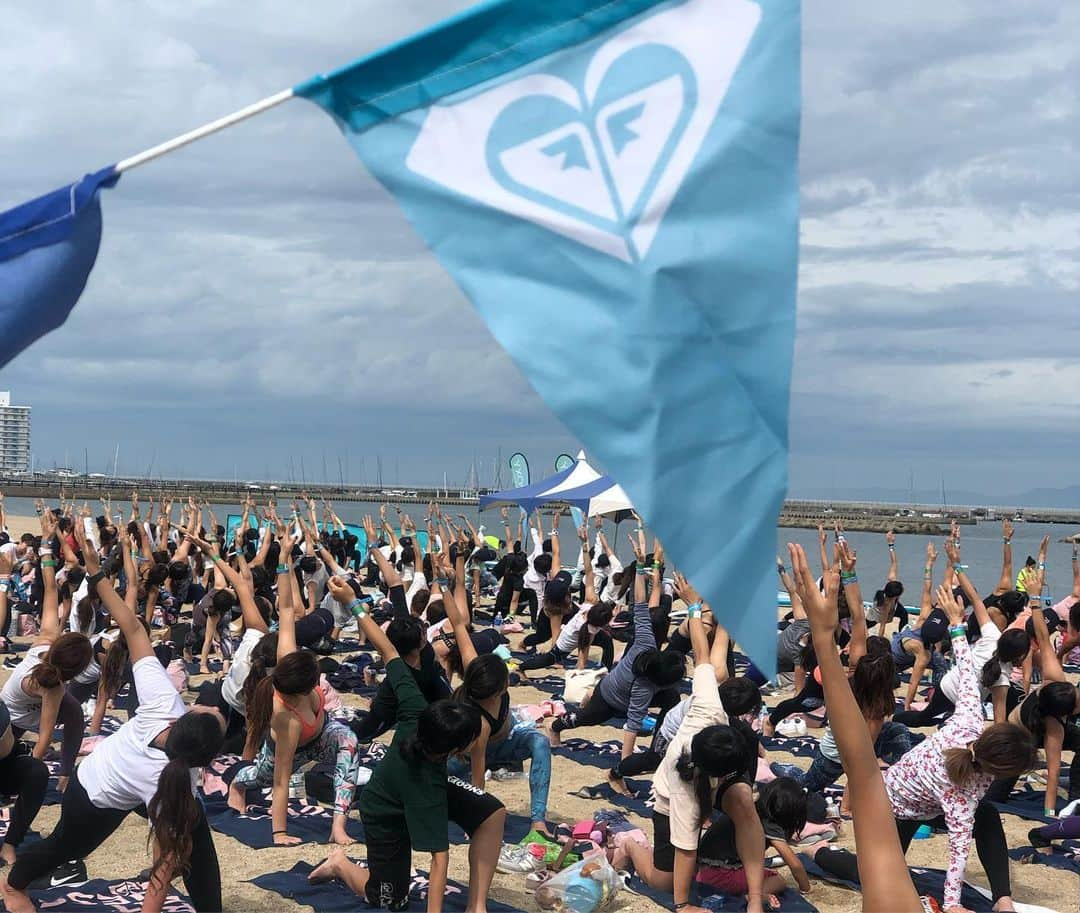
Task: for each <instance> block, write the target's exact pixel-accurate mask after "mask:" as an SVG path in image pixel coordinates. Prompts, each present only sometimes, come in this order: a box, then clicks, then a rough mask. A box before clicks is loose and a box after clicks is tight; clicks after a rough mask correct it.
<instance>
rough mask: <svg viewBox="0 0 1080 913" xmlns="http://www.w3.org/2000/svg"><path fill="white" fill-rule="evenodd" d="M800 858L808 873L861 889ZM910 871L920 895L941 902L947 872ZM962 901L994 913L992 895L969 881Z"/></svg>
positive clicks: (974, 909) (983, 912) (807, 858)
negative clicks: (928, 896)
mask: <svg viewBox="0 0 1080 913" xmlns="http://www.w3.org/2000/svg"><path fill="white" fill-rule="evenodd" d="M799 859H801V860H802V863H803V865H804V866H805V867H806V874H807V875H809V876H811V877H812V878H817V879H819V880H820V881H825V882H828V883H829V884H835V885H839V886H840V887H843V888H850V889H851V890H853V891H858V890H860V887H859V883H858V882H856V881H848V880H847V879H846V878H840V877H839V876H837V875H833V874H832V873H831V872H826V871H825V870H824V869H823V868H821V866H819V865H818V864H817V863H816V862H814V860H813V859H812V858H811V857H810V856H807V855H806V854H805V853H799ZM909 871H910V872H911V881H912V883H913V884H914V885H915V890H916V891H918V892H919V894H920V895H927V894H929V895H930V896H932V897H934V898H936V899H937V901H938V903H941V898H942V896H943V895H944V893H945V873H944V872H943V871H942V870H941V869H921V868H911V869H910V870H909ZM960 903H961V904H962V905H963V906H964V907H966V908H967V909H968V910H971V911H972V913H993V909H994V904H993V901H991V900H990V897H989V896H988V895H987V894H985V893H984V892H983V891H981V890H979V889H978V888H976V887H974V886H972V885H970V884H968V883H967V882H964V887H963V890H962V891H961V894H960ZM784 909H785V910H786V909H787V907H784Z"/></svg>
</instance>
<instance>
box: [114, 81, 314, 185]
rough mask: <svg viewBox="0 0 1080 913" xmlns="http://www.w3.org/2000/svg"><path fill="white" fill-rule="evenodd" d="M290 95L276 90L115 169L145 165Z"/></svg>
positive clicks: (128, 160) (149, 150) (251, 115)
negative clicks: (274, 93) (273, 93)
mask: <svg viewBox="0 0 1080 913" xmlns="http://www.w3.org/2000/svg"><path fill="white" fill-rule="evenodd" d="M292 97H293V90H292V89H285V90H284V91H283V92H278V93H277V94H276V95H271V96H269V97H268V98H264V99H263V100H262V101H257V102H255V104H253V105H248V106H247V107H246V108H241V109H240V110H239V111H234V112H233V113H232V114H226V115H225V116H224V117H219V118H218V119H217V120H215V121H211V122H210V123H208V124H204V125H203V126H201V127H196V128H195V129H194V130H189V131H188V132H187V133H182V134H181V135H180V136H177V137H174V138H173V139H171V140H168V141H167V142H164V143H159V144H158V145H157V146H154V147H152V148H150V149H147V150H146V151H145V152H140V153H139V154H138V155H133V156H131V157H129V158H126V159H123V160H122V161H119V162H117V163H116V171H117V173H122V172H124V171H129V170H131V169H132V168H136V167H138V166H139V165H145V164H146V163H147V162H151V161H153V160H154V159H156V158H160V157H161V156H163V155H167V154H168V153H170V152H172V151H174V150H176V149H180V148H181V147H183V146H186V145H188V143H193V142H195V141H196V140H200V139H202V138H203V137H205V136H210V135H211V134H212V133H217V132H218V131H220V130H224V129H225V128H226V127H231V126H232V125H233V124H238V123H240V121H242V120H247V119H248V118H250V117H254V116H255V115H256V114H262V113H263V112H264V111H269V110H270V109H271V108H276V107H277V106H278V105H280V104H281V103H282V102H286V101H288V100H289V99H290V98H292Z"/></svg>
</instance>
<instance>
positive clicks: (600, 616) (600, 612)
mask: <svg viewBox="0 0 1080 913" xmlns="http://www.w3.org/2000/svg"><path fill="white" fill-rule="evenodd" d="M614 614H615V605H614V604H613V603H610V602H598V603H597V604H596V605H594V606H592V607H591V608H590V609H589V611H588V613H587V614H586V616H585V624H583V625H582V626H581V627H580V628H579V629H578V635H577V646H578V649H579V650H588V649H589V647H591V646H592V641H593V633H592V631H590V630H589V629H590V628H606V627H607V626H608V625H609V624H611V617H612V616H613V615H614Z"/></svg>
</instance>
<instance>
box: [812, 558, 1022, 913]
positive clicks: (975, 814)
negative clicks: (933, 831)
mask: <svg viewBox="0 0 1080 913" xmlns="http://www.w3.org/2000/svg"><path fill="white" fill-rule="evenodd" d="M951 570H952V569H950V573H949V574H947V577H946V579H948V577H949V576H951ZM804 599H805V597H804ZM936 601H937V604H938V605H939V606H941V607H942V609H943V610H944V611H945V614H946V616H947V618H948V621H949V628H948V631H949V636H950V638H951V640H952V649H953V655H954V656H955V659H956V665H957V668H958V669H959V670H960V680H959V682H958V696H959V701H958V703H957V705H956V712H955V713H954V714H953V716H952V717H951V718H950V719H949V721H948V722H947V723H946V724H945V725H944V727H942V728H941V729H940V730H938V731H937V732H936V733H934V734H933V735H932V736H930V738H928V739H926V741H924V742H922V743H921V744H919V745H917V746H916V747H915V748H913V749H912V750H911V751H909V752H908V753H907V754H906V755H904V756H903V757H902V758H901V759H900V760H899V761H898V762H897V763H896V764H894V765H893V766H892V767H890V768H889V770H888V772H887V773H886V775H885V784H886V789H887V791H888V798H889V801H890V803H891V805H892V810H893V814H894V815H895V817H896V821H897V830H898V833H899V836H900V840H901V845H902V847H903V848H904V849H905V850H906V848H907V846H908V844H909V843H910V842H911V839H912V838H913V837H914V835H915V831H916V830H918V828H919V826H920V825H921V824H923V823H925V822H928V821H935V820H939V819H941V820H943V821H944V822H945V825H946V827H947V828H948V832H949V865H948V868H947V870H946V873H945V895H944V907H945V910H946V913H949V911H951V913H960V911H962V910H964V907H962V906H961V904H960V892H961V888H962V887H963V881H964V871H965V870H966V868H967V859H968V853H969V852H970V849H971V841H972V835H973V833H974V836H975V838H976V845H977V849H978V851H979V857H980V860H981V861H982V864H983V869H984V870H985V871H986V873H987V877H988V878H989V879H990V887H991V891H992V892H993V896H994V909H995V910H996V911H1006V910H1012V909H1013V906H1012V899H1011V896H1010V888H1009V856H1008V852H1007V849H1008V848H1007V846H1006V844H1005V836H1004V831H1003V829H1002V825H1001V817H1000V815H998V813H997V811H996V810H995V809H994V808H993V806H991V805H990V804H989V803H988V802H985V801H983V800H984V797H985V795H986V791H987V790H988V789H989V787H990V784H991V783H992V782H993V781H994V780H995V779H1000V778H1005V777H1010V776H1017V775H1019V774H1020V773H1023V772H1024V771H1025V770H1028V769H1030V768H1031V766H1032V764H1033V763H1034V760H1035V751H1034V748H1033V746H1032V744H1031V739H1030V738H1029V737H1028V734H1027V733H1026V732H1025V731H1024V730H1023V729H1022V728H1021V727H1019V726H1015V725H1013V724H1011V723H996V724H994V725H991V726H990V727H988V728H986V729H984V728H983V723H984V720H983V708H982V700H981V697H980V690H979V676H978V672H977V670H976V669H975V664H974V662H973V661H972V658H971V650H970V648H969V647H968V642H967V628H966V627H965V626H964V624H963V619H964V607H963V604H962V603H961V601H960V600H959V599H958V598H957V597H956V596H954V595H953V592H952V590H951V589H950V588H949V587H948V586H946V585H944V584H942V585H941V586H939V587H938V588H937V594H936ZM830 712H831V711H830ZM853 812H854V814H855V820H856V821H858V809H857V808H854V807H853ZM880 836H881V833H880V832H879V834H878V837H879V838H880ZM815 859H816V861H817V863H818V865H820V866H821V867H822V868H823V869H826V870H827V871H830V872H833V873H834V874H838V875H840V876H841V877H843V878H847V879H850V880H852V881H854V880H858V878H859V867H858V864H857V861H856V858H855V856H853V855H852V854H851V853H848V852H846V851H844V850H834V849H832V848H828V847H826V848H822V849H819V850H818V851H817V853H816V854H815Z"/></svg>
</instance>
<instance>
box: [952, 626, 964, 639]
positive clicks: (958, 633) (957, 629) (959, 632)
mask: <svg viewBox="0 0 1080 913" xmlns="http://www.w3.org/2000/svg"><path fill="white" fill-rule="evenodd" d="M949 636H950V637H967V628H965V627H964V626H963V625H954V626H953V627H950V628H949Z"/></svg>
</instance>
